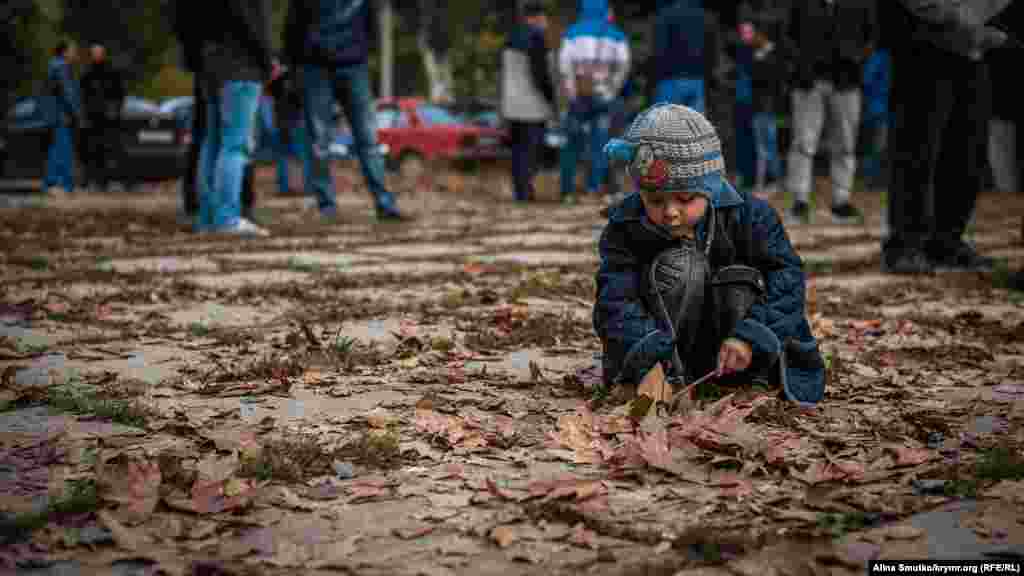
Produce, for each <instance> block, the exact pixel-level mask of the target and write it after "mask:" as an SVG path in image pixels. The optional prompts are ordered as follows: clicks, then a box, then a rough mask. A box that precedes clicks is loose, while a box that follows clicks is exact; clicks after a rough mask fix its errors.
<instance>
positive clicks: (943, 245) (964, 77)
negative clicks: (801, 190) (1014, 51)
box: [881, 0, 1011, 274]
mask: <svg viewBox="0 0 1024 576" xmlns="http://www.w3.org/2000/svg"><path fill="white" fill-rule="evenodd" d="M1010 2H1011V0H895V1H889V2H883V3H882V4H881V6H883V7H884V8H883V11H882V28H883V33H882V39H883V42H884V44H885V45H886V46H887V47H888V48H889V51H890V55H891V58H892V78H893V80H892V89H891V90H892V91H891V94H890V109H891V113H892V125H891V127H890V138H889V142H890V144H889V149H890V162H891V174H890V186H889V204H888V208H889V210H888V217H889V236H888V238H885V239H883V242H882V270H883V271H885V272H888V273H894V274H922V273H930V272H932V271H934V270H935V269H936V268H943V269H958V270H984V269H991V267H992V265H993V261H992V259H990V258H986V257H984V256H981V255H980V254H978V252H977V251H976V250H975V249H974V247H972V246H971V245H969V244H968V243H967V242H965V241H964V239H963V234H964V231H965V230H966V228H967V223H968V222H969V221H970V218H971V216H972V214H973V212H974V206H975V202H976V201H977V196H978V193H979V192H980V190H981V188H982V186H983V185H984V167H985V156H986V152H987V146H988V122H989V118H990V117H991V111H992V93H991V92H992V87H991V79H990V76H989V70H988V66H987V63H986V62H985V59H984V56H985V54H986V53H987V52H988V51H989V50H990V49H992V48H996V47H998V46H1001V45H1002V44H1003V43H1005V41H1006V38H1007V35H1006V34H1005V33H1004V32H1002V31H1000V30H998V29H996V28H993V27H991V26H989V25H988V23H989V22H990V21H991V20H992V19H993V18H994V17H996V16H997V15H998V14H999V13H1000V12H1002V11H1003V10H1004V9H1005V8H1006V7H1007V6H1008V5H1009V4H1010Z"/></svg>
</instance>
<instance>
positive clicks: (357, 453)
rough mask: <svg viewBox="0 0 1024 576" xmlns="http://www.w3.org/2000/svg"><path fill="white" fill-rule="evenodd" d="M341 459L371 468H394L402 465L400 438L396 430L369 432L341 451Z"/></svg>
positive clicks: (339, 454)
mask: <svg viewBox="0 0 1024 576" xmlns="http://www.w3.org/2000/svg"><path fill="white" fill-rule="evenodd" d="M338 456H339V457H340V459H343V460H348V461H351V462H356V463H358V464H361V465H363V466H366V467H369V468H393V467H396V466H398V465H400V464H401V460H402V450H401V448H400V438H399V435H398V432H397V431H395V430H391V429H388V430H375V429H374V430H367V431H366V432H364V433H363V435H362V436H360V437H359V438H358V439H356V440H354V441H352V442H349V443H348V444H346V445H345V446H344V447H342V449H341V450H340V451H339V453H338Z"/></svg>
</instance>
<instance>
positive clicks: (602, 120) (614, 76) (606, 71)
mask: <svg viewBox="0 0 1024 576" xmlns="http://www.w3.org/2000/svg"><path fill="white" fill-rule="evenodd" d="M579 8H580V9H579V18H578V19H577V21H576V23H575V24H573V25H572V26H570V27H569V29H568V30H566V32H565V35H564V36H563V37H562V45H561V48H560V49H559V53H558V70H559V73H560V75H561V77H562V88H563V90H564V91H565V94H566V96H567V97H568V99H569V110H568V112H567V113H566V117H565V132H566V137H567V139H568V141H567V142H566V144H565V146H564V147H563V148H562V151H561V156H560V158H559V161H560V164H561V187H562V200H563V202H565V203H568V204H572V203H575V201H576V162H577V160H578V157H579V152H580V149H581V148H583V145H582V141H583V135H584V134H585V133H586V131H587V127H588V126H589V132H590V144H589V147H590V160H591V163H590V172H589V174H588V175H587V193H588V194H598V193H600V189H601V188H602V187H603V186H604V185H605V179H606V176H607V171H608V166H607V162H606V160H605V157H604V155H603V154H602V152H601V151H602V149H603V148H604V145H605V143H606V142H607V141H608V131H609V129H610V125H611V115H612V107H613V104H614V102H615V101H616V99H618V98H619V96H620V94H621V93H622V87H623V85H624V84H625V82H626V77H627V76H628V75H629V69H630V59H631V56H630V50H629V42H628V41H627V39H626V35H625V33H623V32H622V30H620V29H619V27H618V26H615V24H613V23H612V22H611V21H610V18H609V16H610V15H611V12H610V11H609V8H608V0H581V2H580V5H579Z"/></svg>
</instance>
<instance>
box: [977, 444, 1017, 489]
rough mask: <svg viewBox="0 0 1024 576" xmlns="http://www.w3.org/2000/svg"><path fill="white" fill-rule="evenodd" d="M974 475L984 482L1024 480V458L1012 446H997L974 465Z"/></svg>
mask: <svg viewBox="0 0 1024 576" xmlns="http://www.w3.org/2000/svg"><path fill="white" fill-rule="evenodd" d="M974 474H975V476H976V477H978V478H979V479H982V480H992V481H999V480H1020V479H1024V456H1021V454H1020V451H1018V450H1015V449H1014V448H1013V447H1011V446H1008V445H1002V446H996V447H994V448H992V449H990V450H988V451H986V452H985V453H984V454H982V456H981V459H980V460H978V462H977V463H976V464H975V465H974Z"/></svg>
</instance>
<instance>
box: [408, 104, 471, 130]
mask: <svg viewBox="0 0 1024 576" xmlns="http://www.w3.org/2000/svg"><path fill="white" fill-rule="evenodd" d="M416 113H417V114H419V116H420V118H421V119H422V120H423V123H424V124H426V125H428V126H455V125H458V124H462V122H460V121H459V119H458V118H456V117H455V116H454V115H453V114H452V113H451V112H449V111H447V110H445V109H444V108H441V107H439V106H433V105H423V106H420V107H418V108H417V109H416Z"/></svg>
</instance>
